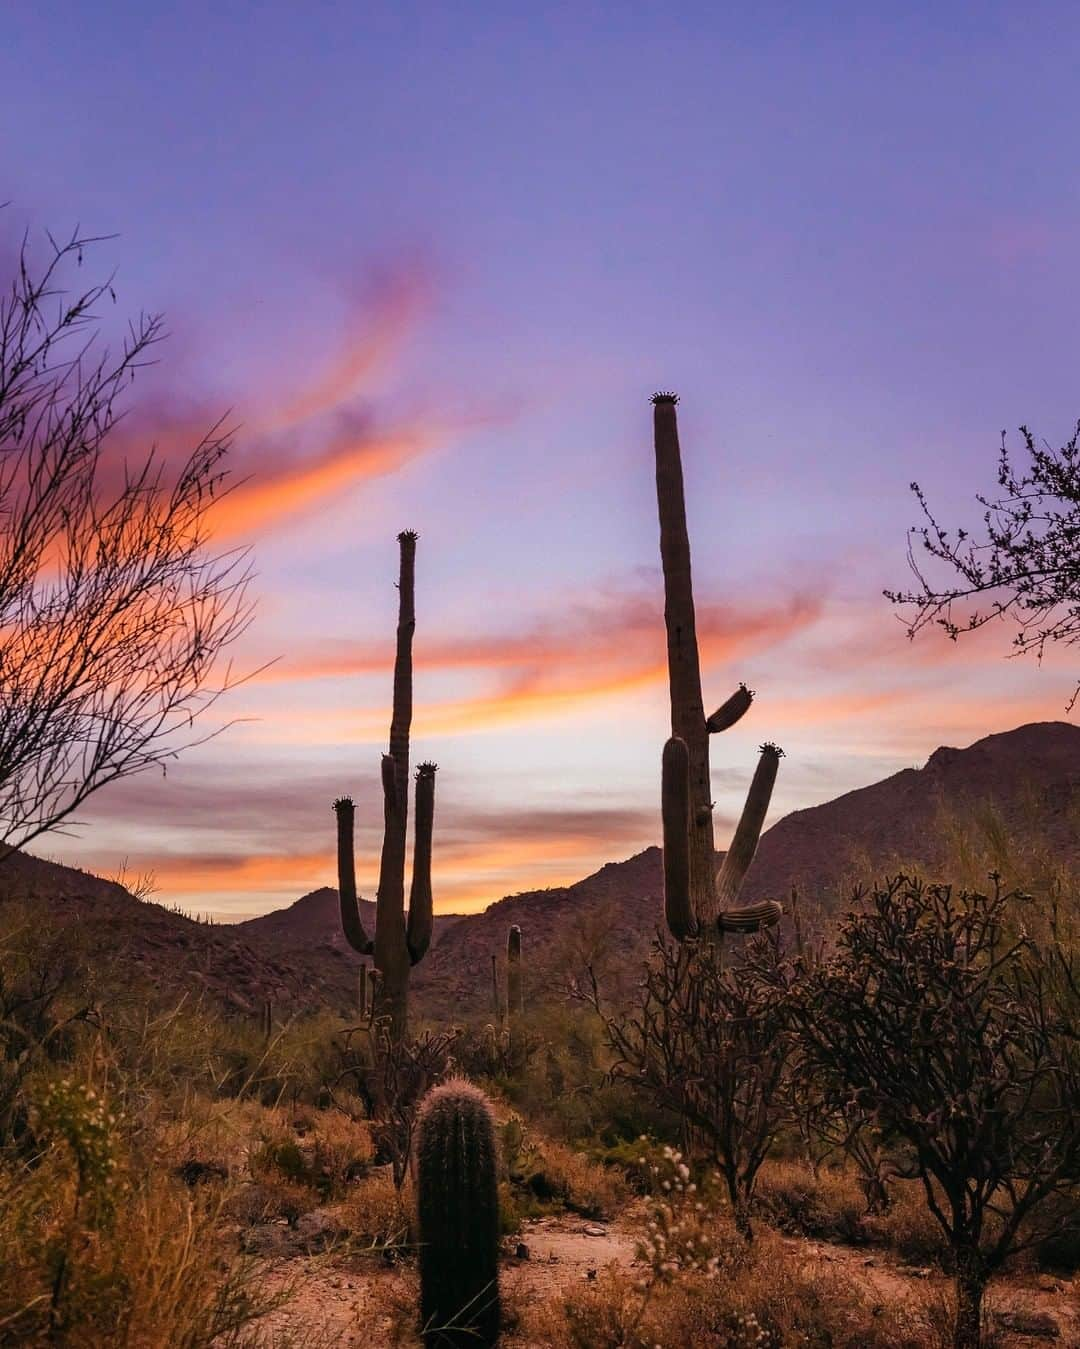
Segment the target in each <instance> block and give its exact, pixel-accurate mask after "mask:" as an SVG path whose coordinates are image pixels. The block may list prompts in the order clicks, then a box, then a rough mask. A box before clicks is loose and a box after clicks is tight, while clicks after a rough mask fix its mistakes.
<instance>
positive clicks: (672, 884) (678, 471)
mask: <svg viewBox="0 0 1080 1349" xmlns="http://www.w3.org/2000/svg"><path fill="white" fill-rule="evenodd" d="M652 401H653V431H654V440H655V449H656V497H657V505H658V507H659V514H660V557H661V561H662V563H663V569H664V622H665V624H666V626H667V649H668V685H669V689H670V695H671V732H672V734H671V739H670V740H668V742H667V744H666V745H665V747H664V754H663V759H662V761H661V810H662V816H663V827H664V910H665V916H666V918H667V923H668V927H669V928H670V929H671V933H672V936H674V937H676V938H677V939H678V940H680V941H682V940H685V939H686V938H689V937H696V936H699V935H702V934H708V933H710V932H714V931H718V932H719V933H721V934H722V933H724V932H754V931H757V930H758V929H759V928H763V927H769V926H771V925H772V924H774V923H775V922H776V921H777V920H778V919H779V917H780V913H781V909H780V905H779V904H777V903H776V902H775V901H774V900H765V901H764V902H763V903H760V904H755V905H752V906H750V907H748V908H734V907H731V906H732V905H734V903H735V901H736V900H737V898H738V895H739V890H740V888H741V886H742V882H743V878H744V877H745V875H746V871H747V868H748V867H749V865H750V863H751V861H752V860H753V856H754V852H755V850H756V848H757V843H758V839H759V837H760V835H761V827H762V825H763V823H764V820H765V815H766V812H767V810H768V806H769V799H770V797H771V795H772V788H773V783H774V782H775V780H776V771H777V765H778V764H779V761H780V757H781V754H782V751H781V750H780V749H779V748H778V747H777V746H776V745H773V744H766V745H763V746H762V751H761V759H760V760H759V762H758V768H757V772H756V773H755V775H754V781H753V784H752V785H751V788H750V793H749V796H748V798H747V802H746V806H745V808H744V810H743V814H742V819H741V820H740V821H739V825H738V828H737V829H736V831H735V838H734V841H733V842H732V845H731V848H730V849H729V850H728V853H727V855H726V857H725V858H724V864H723V866H722V867H721V869H720V873H719V876H718V875H717V870H716V848H715V843H714V838H713V814H712V811H713V802H712V784H711V780H710V769H709V737H710V735H715V734H717V733H719V732H721V731H726V730H727V729H728V728H729V727H731V726H734V725H735V723H736V722H737V721H739V720H740V718H741V717H743V716H744V715H745V713H746V712H747V711H748V710H749V708H750V705H751V703H752V702H753V698H754V695H753V693H752V691H751V690H750V689H748V688H747V687H746V685H745V684H740V685H739V687H738V688H737V689H736V691H735V692H734V693H733V694H732V695H731V697H730V698H728V699H727V701H726V702H725V703H723V704H722V705H721V706H720V707H719V708H717V710H716V711H715V712H713V713H712V715H711V716H706V715H705V704H704V699H703V697H702V692H701V662H700V657H699V653H698V642H697V629H696V626H695V615H694V592H693V583H692V579H691V572H690V539H689V535H688V533H687V529H686V502H685V498H684V492H683V472H682V458H681V453H680V449H679V431H678V424H677V419H676V414H675V406H676V404H677V403H678V401H679V400H678V398H677V396H676V395H675V394H673V393H658V394H656V395H654V397H653V400H652Z"/></svg>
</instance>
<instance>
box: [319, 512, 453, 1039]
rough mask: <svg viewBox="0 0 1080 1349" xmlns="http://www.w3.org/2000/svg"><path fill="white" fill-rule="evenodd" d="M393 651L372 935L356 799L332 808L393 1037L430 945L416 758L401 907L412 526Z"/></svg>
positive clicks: (426, 843)
mask: <svg viewBox="0 0 1080 1349" xmlns="http://www.w3.org/2000/svg"><path fill="white" fill-rule="evenodd" d="M398 544H399V546H400V572H399V579H398V626H397V653H396V656H395V658H394V710H393V715H392V718H391V722H390V752H389V753H388V754H384V755H383V761H382V790H383V846H382V857H381V860H380V864H379V888H378V892H377V894H376V901H375V937H374V940H372V939H371V938H369V937H368V934H367V932H366V931H365V929H364V923H363V920H362V918H361V916H360V906H359V903H358V900H357V894H356V864H355V861H354V852H353V833H354V824H355V807H354V805H353V801H352V798H351V797H348V796H343V797H341V798H339V799H338V800H337V801H335V802H334V811H335V813H336V815H337V843H338V893H339V895H340V899H341V926H342V929H343V931H344V933H345V937H346V939H347V940H348V942H349V944H350V946H352V948H353V949H354V950H355V951H358V952H359V953H360V954H361V955H372V956H374V960H375V968H376V970H377V971H378V972H379V974H380V976H381V977H380V979H379V981H378V983H377V984H376V985H375V988H374V999H375V1004H374V1014H375V1015H376V1016H378V1017H387V1018H389V1021H390V1027H391V1034H392V1037H393V1039H394V1040H401V1039H402V1038H403V1037H404V1035H405V1027H406V1020H407V1016H408V994H409V970H410V969H411V967H412V966H413V965H415V964H417V963H418V962H419V961H420V960H422V959H423V958H424V956H425V954H426V953H427V949H428V947H429V946H430V945H431V932H432V924H433V908H432V895H431V835H432V824H433V820H434V814H435V770H436V767H437V765H435V764H433V763H422V764H420V766H419V767H418V768H417V770H416V825H415V833H414V838H413V874H412V887H411V889H410V891H409V910H408V916H407V917H406V913H405V842H406V827H407V824H408V812H409V793H408V784H409V729H410V726H411V724H412V640H413V632H414V630H415V628H416V611H415V600H414V593H415V571H416V566H415V564H416V534H415V533H413V531H412V530H405V531H403V532H402V533H401V534H399V535H398Z"/></svg>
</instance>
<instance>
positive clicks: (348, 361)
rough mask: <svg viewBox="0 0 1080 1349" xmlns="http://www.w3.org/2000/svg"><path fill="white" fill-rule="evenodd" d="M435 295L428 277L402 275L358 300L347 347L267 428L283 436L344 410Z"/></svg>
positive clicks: (400, 272) (350, 317) (352, 309)
mask: <svg viewBox="0 0 1080 1349" xmlns="http://www.w3.org/2000/svg"><path fill="white" fill-rule="evenodd" d="M428 295H429V286H428V284H427V278H426V276H424V275H422V274H421V273H419V272H417V271H416V270H413V271H411V272H406V271H404V270H397V271H395V272H393V273H391V274H390V275H388V276H385V277H383V278H381V279H379V280H378V281H377V282H376V284H375V286H374V287H370V288H369V293H368V296H367V298H366V300H365V299H357V300H354V302H353V304H352V305H351V307H350V312H349V314H348V316H347V320H346V332H345V338H344V341H343V343H342V344H341V346H340V347H339V349H338V350H337V351H335V352H334V353H333V355H332V356H331V357H330V358H329V360H328V361H327V362H326V364H325V366H324V367H323V369H322V370H320V371H319V372H318V373H317V374H316V375H315V376H314V377H313V378H312V379H311V381H310V382H309V383H308V385H307V387H306V388H304V389H301V390H299V391H298V392H296V393H293V394H291V395H288V396H287V397H286V399H285V401H284V403H283V404H282V406H281V407H280V408H279V410H278V411H277V412H276V413H275V414H274V415H273V416H272V417H271V418H270V420H269V421H268V423H267V429H268V430H282V429H285V428H288V427H292V426H296V425H297V424H298V423H300V422H306V421H309V420H311V419H312V418H314V417H318V416H321V415H322V414H323V413H325V412H327V411H329V410H331V409H333V408H336V407H339V406H340V405H341V404H342V403H344V402H346V401H347V400H348V399H350V398H352V397H354V396H355V395H356V394H357V393H359V392H361V391H362V390H363V387H364V385H365V384H366V383H370V380H371V377H372V376H373V375H375V374H376V373H377V372H378V370H379V367H380V366H382V365H384V364H385V363H386V361H387V360H389V359H390V358H391V357H392V356H394V355H396V353H397V352H398V350H399V349H400V347H401V345H402V342H403V341H404V339H405V338H406V337H407V336H408V333H409V331H410V329H411V328H412V326H413V324H414V322H415V320H416V317H417V315H418V313H419V311H420V310H421V309H422V307H423V305H424V303H425V302H426V300H427V298H428Z"/></svg>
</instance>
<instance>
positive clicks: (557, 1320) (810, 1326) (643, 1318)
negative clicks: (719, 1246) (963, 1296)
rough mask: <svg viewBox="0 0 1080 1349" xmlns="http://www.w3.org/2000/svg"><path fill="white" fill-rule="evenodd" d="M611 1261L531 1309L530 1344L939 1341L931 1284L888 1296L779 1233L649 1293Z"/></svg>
mask: <svg viewBox="0 0 1080 1349" xmlns="http://www.w3.org/2000/svg"><path fill="white" fill-rule="evenodd" d="M641 1282H642V1281H641V1280H639V1278H638V1277H637V1276H636V1275H631V1274H628V1273H627V1272H626V1271H624V1270H620V1269H618V1268H615V1267H611V1268H609V1269H608V1270H606V1271H604V1272H603V1273H602V1274H601V1276H600V1277H599V1278H598V1279H597V1280H596V1282H595V1283H592V1284H589V1285H588V1286H587V1287H585V1288H583V1289H581V1290H575V1291H573V1292H571V1293H570V1294H569V1295H567V1296H566V1297H564V1298H563V1299H561V1300H559V1301H556V1302H550V1303H547V1304H545V1305H540V1306H536V1307H533V1308H531V1309H528V1310H527V1311H526V1312H525V1318H526V1324H525V1326H524V1331H525V1337H526V1340H527V1342H528V1343H529V1344H536V1345H544V1346H551V1349H682V1347H683V1346H685V1345H691V1344H692V1345H694V1346H700V1349H750V1347H751V1346H754V1347H755V1349H789V1346H790V1347H791V1349H794V1347H795V1346H799V1349H805V1346H808V1345H810V1346H831V1347H832V1349H937V1346H939V1345H941V1344H942V1343H943V1340H942V1338H941V1335H942V1331H941V1328H940V1322H941V1316H940V1313H939V1310H938V1308H937V1305H936V1304H937V1299H936V1297H935V1295H934V1294H933V1293H932V1292H926V1293H925V1294H920V1295H919V1296H918V1297H917V1298H915V1297H909V1298H908V1299H907V1300H906V1301H905V1302H904V1303H903V1305H900V1306H891V1307H890V1308H889V1314H888V1316H887V1317H886V1316H884V1315H883V1314H882V1312H883V1309H882V1307H881V1305H880V1304H879V1303H877V1302H876V1301H875V1300H874V1299H873V1298H872V1297H871V1296H870V1295H868V1294H866V1293H864V1292H863V1291H862V1290H861V1289H859V1288H857V1287H855V1286H853V1284H852V1282H851V1280H850V1279H847V1278H844V1277H843V1276H842V1275H839V1274H837V1273H835V1272H834V1271H832V1270H830V1269H828V1268H823V1267H820V1266H819V1267H814V1266H811V1265H808V1264H807V1263H806V1262H805V1261H804V1260H801V1259H800V1258H799V1257H798V1256H796V1255H794V1254H792V1252H791V1250H790V1249H789V1248H788V1247H787V1246H785V1244H784V1243H783V1241H782V1240H781V1239H780V1238H779V1237H777V1236H776V1235H774V1234H771V1233H767V1234H763V1235H762V1236H760V1237H759V1238H758V1240H757V1241H756V1242H755V1243H754V1246H753V1248H752V1249H749V1250H743V1251H742V1252H741V1254H740V1257H739V1258H738V1259H735V1260H729V1261H726V1262H724V1263H722V1265H721V1267H720V1269H719V1270H718V1272H717V1273H716V1274H715V1275H711V1276H709V1275H704V1274H695V1275H693V1276H689V1277H682V1278H678V1279H676V1280H675V1281H674V1282H672V1283H671V1284H669V1285H667V1286H660V1287H657V1288H655V1289H654V1290H653V1291H652V1292H651V1293H646V1292H644V1291H642V1288H641Z"/></svg>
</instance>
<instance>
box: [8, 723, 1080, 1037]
mask: <svg viewBox="0 0 1080 1349" xmlns="http://www.w3.org/2000/svg"><path fill="white" fill-rule="evenodd" d="M980 815H981V816H982V817H984V819H985V818H986V817H989V816H991V815H992V818H993V821H994V824H995V827H996V825H998V824H1000V825H1001V826H1003V828H1004V830H1005V832H1006V833H1012V834H1013V835H1015V837H1017V838H1020V839H1022V840H1024V841H1025V846H1028V847H1030V848H1032V849H1036V848H1037V849H1041V850H1043V851H1044V852H1047V853H1051V854H1053V855H1054V856H1056V857H1057V858H1059V859H1060V860H1061V861H1062V862H1063V863H1066V864H1068V865H1071V866H1073V867H1078V868H1080V727H1077V726H1074V725H1071V724H1069V723H1066V722H1046V723H1038V724H1034V725H1028V726H1021V727H1019V728H1018V729H1017V730H1015V731H1009V732H1006V733H1004V734H1001V735H992V736H988V737H986V738H985V739H983V740H979V741H977V742H976V743H975V744H973V745H971V746H969V747H968V748H967V749H952V748H941V749H938V750H935V752H934V753H933V754H932V755H931V756H930V758H929V760H928V761H927V763H926V765H925V766H924V767H923V768H920V769H914V768H911V769H905V770H903V771H902V772H899V773H896V774H894V775H893V776H892V777H889V778H886V779H885V780H884V781H882V782H878V783H875V784H873V785H872V786H869V787H863V788H860V789H859V790H857V791H853V792H847V793H845V794H844V795H843V796H840V797H837V798H836V799H835V800H833V801H829V802H826V803H825V804H823V805H820V806H814V807H812V808H810V809H808V810H800V811H795V812H793V813H792V814H790V815H787V816H785V817H784V818H783V819H782V820H780V821H779V822H778V823H776V824H775V825H773V827H772V828H771V829H769V830H768V831H767V833H766V834H765V835H764V837H763V838H762V841H761V846H760V848H759V849H758V854H757V857H756V858H755V860H754V864H753V866H752V868H751V870H750V872H749V874H748V876H747V882H746V888H745V897H746V899H747V900H748V901H749V900H753V899H757V898H762V897H766V896H772V897H775V898H778V899H780V900H781V902H785V901H786V900H787V897H788V895H789V894H790V891H791V888H792V886H793V885H794V886H797V887H798V889H799V891H800V894H801V896H802V897H803V899H804V900H805V901H806V903H807V905H808V907H809V908H810V909H811V910H813V909H815V908H816V909H817V910H818V911H820V912H821V913H823V914H824V915H825V916H826V917H827V916H828V914H829V913H830V912H831V911H835V909H836V908H837V906H838V905H840V904H842V903H843V902H844V901H845V900H846V899H847V897H848V896H849V894H850V891H851V888H852V886H853V885H854V884H855V883H857V882H859V881H861V880H866V879H870V878H872V877H873V876H874V875H880V874H882V873H883V872H885V871H887V870H891V869H895V868H896V867H898V866H902V865H903V866H911V865H917V866H919V867H920V868H922V869H923V870H924V871H925V872H927V873H928V874H933V873H934V872H935V869H936V868H938V867H939V866H940V865H941V863H942V859H943V858H944V857H945V856H946V854H947V852H948V851H949V848H950V845H949V843H948V839H947V836H948V834H949V832H950V829H954V828H955V827H957V825H958V824H959V827H960V828H961V829H962V828H963V827H964V825H965V821H966V820H967V819H969V818H976V817H979V816H980ZM660 863H661V859H660V851H659V849H658V848H648V849H646V850H645V851H644V852H642V853H639V854H637V855H636V856H635V857H631V858H629V859H628V860H626V861H623V862H613V863H609V864H607V865H606V866H604V867H601V868H600V870H599V871H598V872H596V873H595V874H594V875H592V876H589V877H587V878H586V879H584V880H582V881H579V882H577V884H575V885H570V886H566V887H562V888H558V889H550V890H538V891H530V892H528V893H524V894H518V895H512V896H509V897H508V898H506V899H502V900H499V901H498V902H497V903H495V904H492V905H490V906H489V907H488V908H487V909H486V910H485V911H484V912H483V913H478V914H469V915H465V916H456V915H442V916H440V917H439V918H437V919H436V927H435V939H434V942H433V945H432V950H431V951H430V953H429V955H428V956H427V958H426V959H425V960H424V961H423V962H422V963H421V964H420V965H418V966H417V967H416V969H415V971H414V982H413V987H414V990H415V1002H416V1006H417V1008H418V1010H419V1011H420V1012H421V1013H424V1012H426V1013H428V1014H429V1015H431V1016H433V1017H438V1018H439V1019H443V1018H446V1017H448V1016H463V1015H468V1014H484V1013H487V1012H488V1011H489V1009H490V1008H491V1006H492V980H491V957H492V955H493V954H494V955H496V957H497V960H498V962H499V965H500V979H501V977H502V970H501V963H502V957H503V952H504V950H505V944H506V933H507V930H508V928H509V927H510V926H511V924H514V923H517V924H518V925H519V926H520V927H521V928H522V930H523V934H524V942H525V950H526V956H527V966H526V967H527V978H528V987H529V988H530V989H531V990H532V994H531V995H532V996H533V997H534V998H536V997H538V996H542V995H544V994H545V993H553V992H557V991H558V989H559V987H560V986H561V985H562V984H564V983H565V982H566V980H567V979H568V978H570V977H572V976H573V975H575V974H578V973H580V971H581V970H582V969H583V968H584V966H585V965H586V964H590V963H592V964H594V965H596V966H598V967H599V968H601V969H602V970H603V971H605V972H606V973H607V975H608V977H609V978H612V977H616V976H619V975H621V976H622V977H623V978H624V979H629V978H632V977H634V974H635V972H636V970H637V969H638V968H639V957H640V955H641V954H642V953H643V952H644V951H645V949H646V948H647V945H648V943H649V941H650V939H651V938H652V936H653V934H654V933H655V931H656V927H657V924H658V923H659V922H660V921H661V908H662V906H661V893H662V878H661V864H660ZM18 897H22V898H24V899H26V900H27V901H28V902H30V903H31V904H33V905H34V906H35V907H38V906H45V907H46V908H47V910H48V911H49V913H50V914H52V915H54V916H56V917H58V918H60V919H61V920H63V921H72V922H77V923H78V924H79V925H80V928H81V930H82V931H83V932H84V934H86V935H87V937H88V939H89V940H90V941H91V943H92V944H94V945H95V948H96V949H98V950H100V952H101V956H102V959H106V958H109V959H113V960H120V961H121V962H126V968H127V970H128V971H129V972H138V973H140V974H141V975H143V976H144V977H145V978H146V979H147V980H149V981H150V983H151V984H152V985H153V986H154V987H156V988H158V989H160V990H162V991H164V992H171V991H174V990H181V989H183V990H187V991H189V992H190V991H195V992H198V991H200V990H205V991H206V992H207V994H208V995H210V996H212V997H214V998H215V999H218V1000H220V1001H222V1002H224V1003H226V1004H228V1005H231V1006H233V1007H235V1008H236V1009H237V1010H238V1011H240V1012H245V1013H247V1012H251V1013H254V1012H256V1011H257V1009H258V1007H259V1006H260V1004H261V1001H262V1000H263V999H264V998H270V999H272V1000H273V1001H274V1002H275V1004H277V1005H279V1006H280V1007H281V1009H282V1010H283V1011H284V1010H297V1011H299V1010H305V1009H308V1008H316V1007H320V1006H330V1007H336V1008H338V1009H340V1010H342V1011H346V1010H348V1009H349V1008H350V1007H351V1006H352V1005H353V1002H354V998H355V988H356V969H357V965H358V964H359V959H358V957H357V956H356V955H355V953H354V952H352V951H351V950H350V949H349V948H348V946H347V945H346V943H345V941H344V939H343V937H342V935H341V930H340V925H339V920H338V908H337V892H336V891H335V890H332V889H329V888H325V889H321V890H316V891H313V892H312V893H311V894H309V895H305V896H304V897H303V898H302V899H299V900H297V901H296V903H295V904H292V905H290V906H289V907H288V908H286V909H281V910H278V911H276V912H274V913H270V914H266V915H264V916H263V917H260V918H255V919H250V920H248V921H247V922H244V923H238V924H235V925H233V926H209V925H207V924H204V923H197V922H194V921H193V920H191V919H189V918H185V917H184V916H183V915H180V914H178V913H175V912H173V911H171V910H169V909H165V908H162V907H161V906H160V905H156V904H150V903H146V902H143V901H140V900H137V899H135V898H134V897H133V896H132V895H130V894H128V892H127V891H125V890H124V889H122V888H121V887H120V886H118V885H115V884H113V883H111V882H108V881H103V880H100V879H99V878H97V877H94V876H90V875H88V874H87V873H85V872H81V871H77V870H74V869H72V868H68V867H60V866H57V865H55V864H53V863H49V862H45V861H42V860H40V859H37V858H32V857H26V856H17V857H15V858H12V859H10V860H9V862H8V863H6V864H4V865H3V866H2V867H0V899H3V898H18ZM364 918H365V923H366V924H367V925H368V927H369V930H372V931H373V930H374V905H373V904H370V903H365V904H364Z"/></svg>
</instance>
